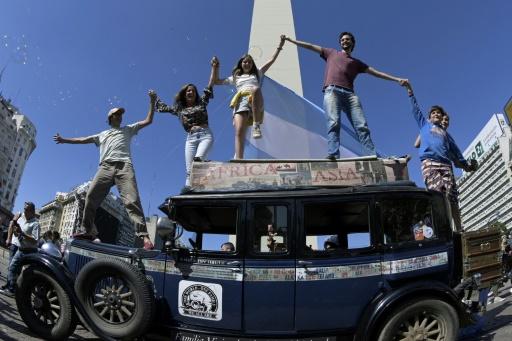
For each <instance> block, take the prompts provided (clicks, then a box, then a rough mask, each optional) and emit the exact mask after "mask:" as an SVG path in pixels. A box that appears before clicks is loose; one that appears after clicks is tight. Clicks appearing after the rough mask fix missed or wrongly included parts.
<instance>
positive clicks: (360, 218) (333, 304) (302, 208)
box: [295, 195, 381, 332]
mask: <svg viewBox="0 0 512 341" xmlns="http://www.w3.org/2000/svg"><path fill="white" fill-rule="evenodd" d="M297 211H298V212H299V213H298V215H299V217H300V230H299V233H298V239H297V251H298V257H297V263H296V267H297V282H296V286H297V289H296V290H297V293H296V310H295V323H296V326H297V330H298V331H299V332H300V331H320V330H334V329H336V330H343V329H351V328H354V327H355V326H356V324H357V321H358V319H359V318H360V316H361V314H362V312H363V310H364V308H365V307H366V306H367V305H368V303H369V302H370V301H371V299H372V298H373V297H374V296H375V295H376V294H377V293H378V292H379V290H380V285H381V268H380V258H381V255H380V252H379V251H378V250H377V248H375V247H374V245H375V235H374V233H373V231H372V230H373V229H372V226H373V224H374V221H373V218H372V217H373V201H372V198H371V196H367V197H364V196H361V195H358V196H357V197H356V196H346V195H345V196H342V197H337V198H330V199H303V200H300V201H298V202H297Z"/></svg>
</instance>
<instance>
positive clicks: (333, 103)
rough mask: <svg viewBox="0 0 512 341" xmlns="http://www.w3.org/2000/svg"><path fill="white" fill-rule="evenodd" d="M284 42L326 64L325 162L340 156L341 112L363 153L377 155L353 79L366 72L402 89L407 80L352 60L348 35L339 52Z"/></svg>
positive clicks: (351, 41)
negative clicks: (297, 47)
mask: <svg viewBox="0 0 512 341" xmlns="http://www.w3.org/2000/svg"><path fill="white" fill-rule="evenodd" d="M285 39H286V40H288V41H290V42H292V43H294V44H295V45H297V46H299V47H304V48H306V49H308V50H311V51H314V52H317V53H319V54H320V57H322V58H323V59H324V60H325V61H326V65H325V73H324V85H323V90H322V91H323V92H324V110H325V115H326V118H327V145H328V155H327V159H329V160H336V159H337V158H339V156H340V127H341V119H340V118H341V116H340V113H341V112H342V111H344V112H345V113H346V114H347V116H348V119H349V121H350V123H351V124H352V127H353V128H354V130H355V132H356V134H357V137H358V139H359V142H360V143H361V144H362V146H363V149H364V150H363V152H364V154H367V155H377V151H376V149H375V145H374V144H373V141H372V139H371V137H370V129H369V128H368V124H367V123H366V118H365V117H364V113H363V109H362V107H361V102H360V101H359V97H357V95H356V94H355V93H354V80H355V78H356V76H357V75H358V74H360V73H368V74H370V75H372V76H375V77H378V78H382V79H386V80H390V81H395V82H398V83H399V84H400V85H401V86H405V85H407V84H408V82H409V81H408V80H407V79H404V78H398V77H395V76H391V75H389V74H387V73H384V72H381V71H378V70H375V69H374V68H372V67H371V66H368V65H367V64H365V63H364V62H362V61H360V60H359V59H357V58H353V57H352V51H353V50H354V46H355V44H356V40H355V38H354V35H353V34H352V33H350V32H342V33H340V35H339V43H340V47H341V51H338V50H336V49H332V48H325V47H321V46H318V45H314V44H311V43H307V42H304V41H298V40H293V39H291V38H290V37H286V38H285Z"/></svg>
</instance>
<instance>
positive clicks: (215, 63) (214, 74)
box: [207, 56, 219, 89]
mask: <svg viewBox="0 0 512 341" xmlns="http://www.w3.org/2000/svg"><path fill="white" fill-rule="evenodd" d="M210 65H211V66H212V70H211V72H210V79H209V80H208V86H207V87H208V88H209V89H211V88H213V85H214V84H216V83H215V80H216V79H218V78H219V60H218V59H217V57H216V56H214V57H213V58H212V60H211V62H210Z"/></svg>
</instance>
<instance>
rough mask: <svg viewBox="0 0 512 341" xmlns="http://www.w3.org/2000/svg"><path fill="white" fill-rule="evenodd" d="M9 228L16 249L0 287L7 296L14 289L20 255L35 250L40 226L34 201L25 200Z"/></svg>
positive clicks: (19, 267)
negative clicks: (21, 212) (21, 210)
mask: <svg viewBox="0 0 512 341" xmlns="http://www.w3.org/2000/svg"><path fill="white" fill-rule="evenodd" d="M11 226H12V228H11ZM11 229H12V235H11V238H12V244H13V245H16V246H17V250H16V253H15V254H14V256H13V257H12V259H11V260H10V262H9V267H8V273H7V283H6V285H5V286H3V287H2V288H0V293H2V294H4V295H7V296H13V295H14V291H15V290H16V279H17V278H18V276H19V274H20V273H21V269H22V264H21V259H22V257H23V256H24V255H26V254H29V253H33V252H37V242H38V240H39V233H40V231H41V227H40V225H39V221H38V220H37V217H36V208H35V205H34V203H32V202H26V203H25V204H24V206H23V215H20V214H17V215H16V216H15V217H14V218H13V220H12V221H11V223H10V225H9V230H11ZM8 238H9V237H8Z"/></svg>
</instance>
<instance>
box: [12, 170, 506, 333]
mask: <svg viewBox="0 0 512 341" xmlns="http://www.w3.org/2000/svg"><path fill="white" fill-rule="evenodd" d="M282 168H283V169H284V167H282ZM289 168H290V167H289ZM298 168H300V167H298ZM296 169H297V167H296ZM278 175H279V174H278ZM303 178H304V179H307V178H308V177H307V176H303ZM267 180H268V181H272V182H273V181H275V179H267ZM388 180H389V179H388ZM394 180H396V179H393V181H382V182H377V183H375V182H374V183H370V184H358V185H350V186H309V185H307V186H303V185H301V186H296V187H286V188H282V187H280V186H279V185H275V184H274V186H273V187H272V186H270V187H271V188H269V186H265V187H263V189H258V188H256V189H255V188H252V187H251V188H250V189H245V190H244V189H243V188H242V189H239V188H237V189H233V190H229V188H223V189H222V190H217V191H216V190H214V189H208V188H207V187H208V186H206V189H204V188H205V187H204V186H203V187H201V190H199V191H193V190H192V191H191V192H189V193H185V194H181V195H177V196H173V197H170V198H168V199H166V200H165V202H164V203H163V204H162V205H161V207H160V208H161V210H162V211H163V212H165V214H166V217H162V218H160V221H159V224H158V232H159V234H160V236H161V237H162V238H163V239H164V240H165V244H164V246H163V247H162V248H161V249H158V250H154V251H145V250H143V249H135V248H128V247H121V246H115V245H109V244H101V243H92V242H87V241H79V240H72V241H69V242H68V243H67V245H66V249H65V252H64V255H63V257H61V256H60V254H59V253H58V252H57V251H56V250H53V251H52V252H51V251H48V250H47V251H46V252H40V253H38V254H32V255H29V256H27V257H26V258H25V259H24V262H25V264H26V267H25V269H24V271H23V273H22V275H21V276H20V278H19V281H18V290H17V292H16V301H17V304H18V309H19V312H20V315H21V316H22V318H23V320H24V321H25V323H26V324H27V326H28V327H29V328H30V329H31V330H33V331H34V332H35V333H37V334H38V335H40V336H41V337H43V338H45V339H51V340H59V339H64V338H66V337H67V336H68V335H70V334H71V333H72V332H73V331H74V329H75V326H76V324H77V323H78V321H81V322H82V323H83V324H84V325H85V326H87V327H88V328H89V329H90V330H92V331H93V332H94V333H96V334H97V335H98V336H100V337H101V338H104V339H130V338H136V337H138V336H140V335H146V334H148V333H149V334H159V335H164V336H166V337H169V338H173V339H176V340H207V339H210V340H213V339H215V340H235V339H236V340H239V339H259V338H261V339H294V340H296V339H306V338H307V339H308V340H309V339H322V340H327V339H329V338H333V337H336V338H337V339H338V340H345V339H346V340H372V341H373V340H380V341H387V340H395V339H397V340H418V339H421V340H423V339H427V336H428V339H429V340H455V339H456V337H457V333H458V330H459V327H460V326H461V325H464V324H465V323H468V321H469V319H468V316H469V311H470V309H469V308H470V307H469V306H468V305H466V304H465V303H464V302H465V300H464V298H465V297H464V295H465V292H467V290H468V289H469V288H471V287H472V286H473V287H474V288H475V289H476V285H478V282H479V280H481V279H482V278H483V277H482V276H484V277H485V276H487V277H485V280H486V281H490V280H492V279H494V278H495V277H494V275H493V273H492V269H493V266H494V265H493V264H491V265H489V266H490V267H489V266H488V265H486V264H484V263H479V265H480V268H479V269H480V270H481V271H480V272H479V271H473V270H474V269H473V270H471V269H472V268H471V267H470V266H469V265H468V264H463V262H462V261H463V259H464V255H463V248H464V247H463V246H464V245H469V244H468V243H467V241H465V239H464V237H463V234H461V233H458V232H454V230H453V228H452V225H453V223H452V221H451V219H450V214H449V204H448V203H447V201H446V199H445V197H444V196H442V195H441V194H439V193H433V192H428V191H426V190H425V189H422V188H418V187H416V185H415V184H414V183H412V182H409V181H403V180H398V181H394ZM365 181H366V180H365ZM263 182H264V181H263ZM252 183H254V182H252ZM486 238H487V237H486ZM492 238H494V237H492V236H491V237H489V238H487V239H485V238H484V239H485V241H484V242H482V241H481V240H480V239H478V238H476V239H475V238H473V239H472V242H473V244H474V249H473V251H472V252H473V253H472V255H473V256H475V255H477V254H478V253H479V252H482V253H483V254H485V255H487V256H488V255H493V252H497V251H496V250H495V246H494V244H493V243H494V241H493V240H494V239H492ZM475 243H476V244H475ZM482 244H484V246H481V245H482ZM498 245H499V244H498ZM482 248H483V249H482ZM479 250H480V251H479ZM51 253H53V254H51ZM491 258H492V257H491ZM466 259H468V258H467V257H466ZM474 259H477V258H474ZM488 269H491V270H488ZM470 270H471V271H470ZM497 276H498V277H499V274H498V275H497Z"/></svg>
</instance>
